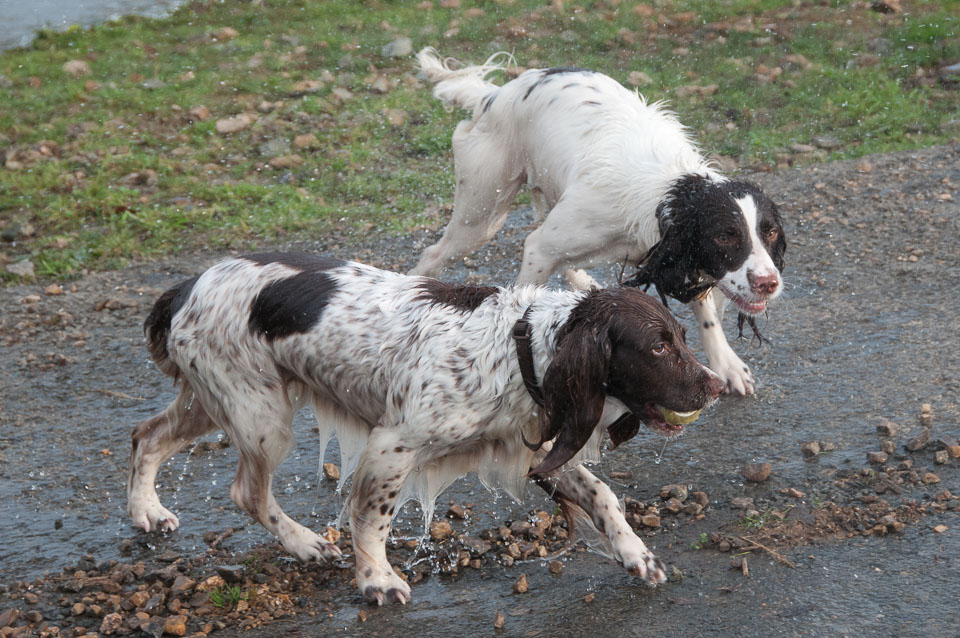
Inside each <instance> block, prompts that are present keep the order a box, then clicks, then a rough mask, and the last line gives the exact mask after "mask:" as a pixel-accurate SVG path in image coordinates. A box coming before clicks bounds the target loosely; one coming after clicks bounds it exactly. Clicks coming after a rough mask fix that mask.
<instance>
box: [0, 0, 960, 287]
mask: <svg viewBox="0 0 960 638" xmlns="http://www.w3.org/2000/svg"><path fill="white" fill-rule="evenodd" d="M558 6H559V3H556V4H549V3H545V2H544V1H543V0H515V1H514V2H511V3H500V2H493V1H482V0H478V1H471V0H463V1H462V2H461V3H460V7H458V8H455V9H448V8H442V7H440V6H438V3H437V2H436V1H432V2H426V3H399V2H388V1H386V0H380V1H368V2H355V1H353V0H330V1H328V2H307V1H306V0H270V1H269V2H264V3H259V4H254V3H250V2H241V1H240V0H226V1H224V2H212V1H209V0H198V1H194V2H191V3H189V4H188V5H186V6H184V7H183V8H181V9H180V10H178V11H177V12H176V13H174V14H173V15H171V16H170V17H169V18H166V19H162V20H148V19H142V18H136V17H131V18H123V19H121V20H118V21H114V22H109V23H104V24H100V25H97V26H95V27H92V28H89V29H77V28H75V29H70V30H68V31H67V32H64V33H56V32H51V31H43V32H40V33H39V34H38V36H37V39H36V40H35V42H34V43H33V44H32V46H30V47H29V48H24V49H17V50H12V51H7V52H5V53H3V54H0V74H2V75H3V76H4V77H5V78H6V81H5V84H9V87H8V88H6V89H4V90H3V91H0V153H2V154H3V155H2V156H3V158H4V161H5V165H4V166H3V167H0V231H3V235H4V238H5V243H3V244H0V251H2V253H0V264H2V263H4V262H9V261H11V260H20V259H24V258H29V259H31V260H32V261H33V263H34V265H35V268H36V270H37V273H38V274H39V275H41V276H49V277H64V276H69V275H71V274H75V273H79V272H81V271H82V270H84V269H96V268H112V267H117V266H122V265H123V264H124V263H125V262H126V261H128V260H130V259H142V258H150V257H155V256H159V255H169V254H174V253H176V252H178V251H181V250H196V249H201V248H212V249H230V248H236V249H239V250H245V249H248V248H252V247H254V246H257V245H261V244H277V243H283V242H286V241H289V240H293V239H301V238H307V237H318V236H321V235H323V234H325V233H329V232H331V231H336V232H338V233H344V232H345V233H346V234H349V233H350V232H356V233H357V235H358V236H362V235H363V234H364V233H370V232H386V233H402V232H408V231H409V230H410V229H412V228H415V227H417V226H419V225H422V224H424V223H427V224H438V223H440V222H441V218H440V216H439V215H438V214H437V209H438V207H440V208H442V207H443V206H445V205H449V204H450V203H451V202H452V200H453V186H454V185H453V167H452V154H451V150H450V140H451V135H452V132H453V129H454V127H455V126H456V124H457V122H458V121H459V120H461V119H463V118H464V117H466V116H467V114H466V113H463V112H449V113H448V112H446V111H445V110H444V109H443V107H442V106H441V105H440V104H439V103H438V102H437V101H436V100H434V99H433V98H432V96H431V95H430V90H429V87H427V86H425V85H424V84H423V83H422V82H420V81H418V80H417V78H416V70H415V68H414V65H413V61H412V59H411V58H410V57H404V58H389V57H385V56H383V55H382V54H381V49H382V47H383V46H384V45H385V44H387V43H389V42H391V41H393V40H394V39H396V38H397V37H400V36H408V37H410V38H411V39H412V40H413V48H414V50H417V49H419V48H420V47H423V46H426V45H436V46H438V47H439V48H440V50H441V53H443V54H445V55H452V56H455V57H458V58H461V59H463V60H465V61H480V60H483V59H485V58H486V57H487V56H488V55H490V54H491V53H493V52H495V51H498V50H508V51H512V52H513V53H514V54H515V55H516V58H517V60H518V63H519V64H521V65H524V66H551V65H571V64H573V65H578V66H584V67H590V68H594V69H597V70H600V71H603V72H605V73H607V74H609V75H611V76H613V77H614V78H616V79H617V80H619V81H621V82H623V83H625V84H627V83H629V82H630V79H631V73H632V72H634V71H643V72H644V73H645V74H647V76H648V77H649V81H647V82H645V83H643V84H642V85H641V86H640V87H639V88H640V90H641V91H642V92H643V93H644V94H645V95H646V96H647V97H648V98H650V99H653V100H659V99H666V100H668V101H670V103H671V106H672V108H673V109H674V110H675V111H676V112H677V113H678V115H679V116H680V118H681V119H682V121H683V122H685V123H686V124H687V125H688V126H690V127H691V129H692V132H693V133H694V135H695V136H696V138H697V139H698V140H699V141H700V144H701V146H702V148H703V149H704V150H705V151H706V152H708V153H715V154H718V155H724V156H729V157H731V158H732V159H734V160H735V161H736V162H737V163H739V165H741V166H747V167H752V168H773V167H776V166H784V165H789V164H792V163H795V162H806V161H822V160H826V159H834V158H849V157H857V156H860V155H863V154H866V153H874V152H882V151H889V150H897V149H904V148H916V147H920V146H926V145H931V144H936V143H943V142H944V141H946V140H948V139H950V136H951V135H953V136H954V137H956V132H955V131H956V129H955V128H950V127H948V126H947V123H948V122H950V121H951V120H954V119H956V118H957V113H958V112H960V97H958V96H960V90H958V85H960V79H951V78H941V76H940V74H939V69H940V67H942V66H944V65H945V64H950V63H954V62H956V61H957V60H958V59H960V19H958V17H957V16H960V2H958V1H956V0H951V1H943V2H914V3H910V12H909V13H897V14H892V15H883V14H879V13H875V12H872V11H870V10H869V9H868V8H866V7H865V6H864V3H853V2H846V1H834V2H831V3H828V4H823V3H819V2H817V3H813V2H809V3H808V2H803V1H797V0H722V1H719V2H706V1H702V0H658V1H657V2H649V3H640V2H635V1H632V0H623V1H622V2H606V1H588V2H584V3H579V4H576V3H563V4H562V7H560V8H557V7H558ZM71 60H80V61H83V62H84V63H86V64H87V65H88V66H89V69H90V74H89V75H79V76H76V77H75V76H72V75H70V74H68V73H66V72H65V71H64V69H63V65H64V63H66V62H68V61H71ZM634 77H636V76H634ZM311 83H312V84H311ZM714 85H715V88H711V87H712V86H714ZM242 113H248V114H253V115H254V116H255V118H256V119H255V121H254V122H253V123H252V124H251V125H250V126H248V127H247V128H245V129H244V130H241V131H239V132H235V133H230V134H221V133H217V130H216V122H217V120H220V119H224V118H228V117H231V116H236V115H238V114H242ZM949 131H953V132H952V133H950V132H949ZM309 136H312V137H309ZM824 140H825V141H824ZM818 143H819V145H820V146H822V147H824V148H823V150H818V151H813V152H803V151H799V152H798V150H797V149H798V148H799V149H802V148H803V145H814V146H815V145H817V144H818ZM14 279H15V277H13V276H11V275H9V273H4V280H5V281H12V280H14Z"/></svg>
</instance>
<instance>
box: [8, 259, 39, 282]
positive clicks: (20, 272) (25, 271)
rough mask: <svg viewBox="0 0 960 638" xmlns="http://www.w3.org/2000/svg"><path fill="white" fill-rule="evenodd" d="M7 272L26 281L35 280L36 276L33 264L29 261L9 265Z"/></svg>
mask: <svg viewBox="0 0 960 638" xmlns="http://www.w3.org/2000/svg"><path fill="white" fill-rule="evenodd" d="M7 272H8V273H10V274H12V275H17V276H18V277H23V278H24V279H33V278H34V277H35V276H36V273H35V271H34V269H33V262H32V261H30V260H29V259H24V260H23V261H17V262H14V263H12V264H7Z"/></svg>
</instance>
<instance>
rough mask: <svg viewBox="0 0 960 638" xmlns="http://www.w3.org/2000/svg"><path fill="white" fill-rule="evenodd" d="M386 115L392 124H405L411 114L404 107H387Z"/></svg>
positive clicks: (388, 121)
mask: <svg viewBox="0 0 960 638" xmlns="http://www.w3.org/2000/svg"><path fill="white" fill-rule="evenodd" d="M386 117H387V123H388V124H390V126H403V125H404V124H405V123H406V121H407V120H408V119H410V114H409V113H407V112H406V111H404V110H403V109H387V110H386Z"/></svg>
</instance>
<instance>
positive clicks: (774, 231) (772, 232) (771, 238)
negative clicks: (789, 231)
mask: <svg viewBox="0 0 960 638" xmlns="http://www.w3.org/2000/svg"><path fill="white" fill-rule="evenodd" d="M779 234H780V233H779V232H777V229H776V228H771V229H770V230H768V231H767V239H768V240H769V241H775V240H776V239H777V235H779Z"/></svg>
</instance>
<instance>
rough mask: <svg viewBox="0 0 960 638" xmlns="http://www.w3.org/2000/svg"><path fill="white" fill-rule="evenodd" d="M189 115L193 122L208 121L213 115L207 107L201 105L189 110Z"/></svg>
mask: <svg viewBox="0 0 960 638" xmlns="http://www.w3.org/2000/svg"><path fill="white" fill-rule="evenodd" d="M189 115H190V117H192V118H193V119H194V120H196V121H198V122H203V121H205V120H209V119H210V116H211V115H213V114H212V113H211V112H210V109H208V108H207V107H205V106H204V105H203V104H198V105H196V106H195V107H193V108H192V109H190V111H189Z"/></svg>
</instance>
